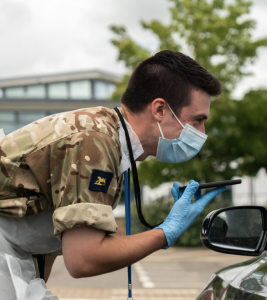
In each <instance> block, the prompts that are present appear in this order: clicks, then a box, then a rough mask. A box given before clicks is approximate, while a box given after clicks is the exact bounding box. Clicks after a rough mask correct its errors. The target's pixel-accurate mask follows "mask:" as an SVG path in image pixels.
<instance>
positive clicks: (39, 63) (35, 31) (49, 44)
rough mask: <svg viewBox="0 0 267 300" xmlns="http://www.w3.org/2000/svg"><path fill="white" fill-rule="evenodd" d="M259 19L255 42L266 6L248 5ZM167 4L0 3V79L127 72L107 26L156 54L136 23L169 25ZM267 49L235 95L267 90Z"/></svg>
mask: <svg viewBox="0 0 267 300" xmlns="http://www.w3.org/2000/svg"><path fill="white" fill-rule="evenodd" d="M252 2H253V8H252V11H251V17H252V18H254V19H256V20H257V28H256V30H255V32H254V38H260V37H264V36H265V35H267V31H266V28H267V18H266V13H267V1H266V0H252ZM169 5H170V4H169V2H168V1H167V0H127V1H125V0H23V1H22V0H1V1H0V45H1V46H0V49H1V50H0V78H1V79H3V78H9V77H19V76H26V75H27V76H31V75H40V74H50V73H60V72H73V71H79V70H91V69H98V70H102V71H106V72H110V73H113V74H117V75H122V74H124V73H125V71H126V68H125V66H124V64H123V62H118V61H117V56H118V52H117V50H116V48H115V47H114V46H113V45H112V44H111V42H110V41H111V39H112V38H114V34H113V33H112V32H111V31H110V29H109V26H110V25H111V24H115V25H124V26H125V27H126V28H127V31H128V33H129V34H130V36H131V37H132V38H133V39H134V40H135V41H136V42H137V43H138V44H140V45H142V46H143V47H146V48H148V49H150V50H151V51H155V50H156V49H157V45H158V41H157V39H156V38H155V36H154V35H153V34H152V33H150V32H148V31H144V30H143V29H142V27H141V25H140V20H144V21H151V20H153V19H157V20H160V21H161V22H163V23H165V24H167V23H168V22H169V20H170V13H169V9H168V6H169ZM266 57H267V49H260V50H259V51H258V59H257V61H256V63H255V64H254V65H253V66H252V67H249V68H248V70H249V71H252V72H253V73H254V75H253V76H250V77H248V78H246V79H244V80H243V81H242V82H240V84H239V85H238V86H237V88H236V90H235V92H234V96H235V97H236V98H240V97H242V95H243V94H244V93H245V92H246V91H248V90H249V89H250V88H259V87H267V59H266Z"/></svg>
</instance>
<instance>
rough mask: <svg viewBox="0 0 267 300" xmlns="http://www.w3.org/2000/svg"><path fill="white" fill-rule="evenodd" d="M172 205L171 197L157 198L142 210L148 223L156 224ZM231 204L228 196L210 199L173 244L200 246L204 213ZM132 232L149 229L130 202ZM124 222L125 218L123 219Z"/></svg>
mask: <svg viewBox="0 0 267 300" xmlns="http://www.w3.org/2000/svg"><path fill="white" fill-rule="evenodd" d="M172 205H173V199H171V200H170V199H159V200H156V201H153V202H151V203H149V204H148V205H142V212H143V215H144V218H145V220H146V221H147V222H148V223H149V224H150V225H156V224H158V223H160V222H162V221H163V220H164V219H165V218H166V216H167V215H168V213H169V212H170V210H171V208H172ZM227 206H231V201H230V198H226V199H221V197H217V199H214V200H212V202H211V203H209V204H208V205H207V206H206V207H205V209H204V211H203V212H202V213H201V215H200V216H199V218H198V219H197V220H196V221H195V222H194V223H193V224H192V225H191V227H190V228H188V229H187V231H186V232H184V233H183V234H182V235H181V236H180V237H179V239H178V240H177V241H176V242H175V243H174V245H175V246H187V247H197V246H201V245H202V243H201V240H200V237H199V235H200V229H201V226H202V222H203V220H204V218H205V217H206V215H207V214H208V213H210V212H211V211H213V210H215V209H219V208H223V207H227ZM131 216H132V234H136V233H140V232H144V231H147V230H149V229H148V228H147V227H145V226H143V225H142V224H141V222H140V220H139V218H138V215H137V211H136V207H135V204H132V211H131ZM124 223H125V220H124Z"/></svg>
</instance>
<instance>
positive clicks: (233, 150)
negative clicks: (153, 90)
mask: <svg viewBox="0 0 267 300" xmlns="http://www.w3.org/2000/svg"><path fill="white" fill-rule="evenodd" d="M169 2H170V3H171V6H170V11H171V16H172V18H171V21H170V23H169V24H168V25H163V24H162V23H160V22H159V21H157V20H154V21H152V22H149V23H146V22H141V24H142V26H143V28H144V30H150V31H152V32H153V34H155V36H156V37H157V39H158V41H159V48H158V50H164V49H170V50H174V51H182V52H184V53H187V54H188V55H190V56H191V57H193V58H194V59H195V60H196V61H197V62H199V63H200V64H201V65H202V66H203V67H205V68H206V69H208V70H210V71H211V72H213V73H214V74H216V76H217V77H218V78H219V79H220V81H221V83H222V87H223V93H222V95H221V96H220V97H218V99H216V100H215V101H213V103H212V105H211V115H210V118H209V120H208V121H207V122H206V133H207V134H208V136H209V138H208V139H207V142H206V143H205V145H204V147H203V149H202V150H201V152H200V153H199V154H198V155H197V156H196V157H195V158H193V159H192V160H190V161H188V162H185V163H181V164H179V165H177V164H166V163H160V162H156V161H155V159H147V160H146V161H145V162H143V163H141V164H140V165H139V177H140V181H141V183H143V184H149V185H150V186H152V187H153V186H157V185H158V184H160V183H162V182H164V181H177V180H178V181H182V182H183V181H187V180H188V179H191V178H194V179H195V180H198V181H203V180H205V181H212V180H223V179H229V178H231V177H232V176H234V175H239V176H241V175H250V176H253V175H255V174H256V173H257V172H258V170H259V169H260V168H261V167H265V168H266V169H267V155H264V154H265V152H264V150H265V147H266V146H265V139H264V137H265V136H267V121H266V120H267V118H266V117H267V96H266V92H267V91H266V90H255V91H250V92H249V93H247V94H246V95H245V96H244V98H243V100H241V101H234V100H233V97H232V92H233V90H234V88H235V87H236V84H237V83H238V82H239V81H240V80H241V79H242V78H243V77H245V76H247V75H249V73H248V72H246V67H247V66H248V65H249V64H252V63H253V62H254V61H255V59H256V58H257V49H258V48H259V47H262V46H267V38H263V39H258V40H253V38H252V33H253V30H254V29H255V26H256V22H255V21H254V20H251V19H249V18H248V14H249V12H250V8H251V5H252V2H250V1H247V0H234V1H232V2H231V4H229V2H228V1H225V0H169ZM110 28H111V30H112V31H113V32H114V33H115V34H116V38H115V39H114V40H113V41H112V43H113V44H114V45H115V46H116V47H117V49H118V51H119V56H118V60H120V61H123V62H124V63H125V65H126V67H127V69H128V73H127V74H126V75H125V76H124V77H123V79H122V80H121V82H120V83H119V84H118V88H117V90H116V91H115V93H114V95H113V99H118V98H120V96H121V94H122V93H123V91H124V90H125V88H126V86H127V82H128V79H129V76H130V74H131V72H132V71H133V70H134V68H135V67H136V66H137V65H138V63H140V62H141V61H142V60H144V59H146V58H147V57H149V56H151V55H152V54H153V53H151V52H150V51H149V50H148V49H145V48H144V47H142V46H141V45H138V44H137V43H136V42H135V41H133V40H132V39H131V37H130V36H129V35H128V34H127V31H126V29H125V28H124V27H123V26H115V25H113V26H111V27H110ZM183 45H186V48H185V47H184V46H183Z"/></svg>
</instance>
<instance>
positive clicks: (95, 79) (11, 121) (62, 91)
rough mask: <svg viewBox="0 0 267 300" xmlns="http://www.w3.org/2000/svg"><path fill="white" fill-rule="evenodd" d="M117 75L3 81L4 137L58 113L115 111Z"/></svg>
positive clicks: (0, 97) (89, 73)
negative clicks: (94, 109)
mask: <svg viewBox="0 0 267 300" xmlns="http://www.w3.org/2000/svg"><path fill="white" fill-rule="evenodd" d="M118 80H119V77H118V76H115V75H112V74H108V73H105V72H101V71H86V72H73V73H64V74H53V75H44V76H32V77H20V78H10V79H1V80H0V128H3V129H4V131H5V134H9V133H11V132H12V131H14V130H16V129H18V128H20V127H22V126H24V125H27V124H29V123H31V122H34V121H36V120H38V119H41V118H43V117H45V116H49V115H52V114H55V113H59V112H63V111H70V110H75V109H79V108H84V107H94V106H105V107H109V108H113V107H115V106H116V105H119V103H115V102H111V101H109V99H110V97H111V95H112V93H113V91H114V90H115V86H116V83H117V81H118Z"/></svg>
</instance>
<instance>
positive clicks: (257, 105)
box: [0, 0, 267, 299]
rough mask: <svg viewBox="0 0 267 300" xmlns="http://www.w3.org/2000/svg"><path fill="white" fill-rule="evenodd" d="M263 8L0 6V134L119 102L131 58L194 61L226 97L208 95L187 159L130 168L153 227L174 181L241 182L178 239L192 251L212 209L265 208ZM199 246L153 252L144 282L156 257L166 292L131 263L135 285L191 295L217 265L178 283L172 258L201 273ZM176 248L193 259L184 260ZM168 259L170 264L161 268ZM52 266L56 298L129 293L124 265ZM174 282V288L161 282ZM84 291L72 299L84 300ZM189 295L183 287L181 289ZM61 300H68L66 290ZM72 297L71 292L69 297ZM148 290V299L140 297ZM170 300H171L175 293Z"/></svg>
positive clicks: (237, 0) (231, 0) (104, 2)
mask: <svg viewBox="0 0 267 300" xmlns="http://www.w3.org/2000/svg"><path fill="white" fill-rule="evenodd" d="M266 13H267V2H266V1H265V0H252V1H247V0H228V1H226V0H142V1H141V0H128V1H123V0H113V1H110V0H109V1H108V0H98V1H95V0H90V1H87V0H75V1H74V0H64V1H63V0H56V1H51V0H46V1H44V0H38V1H36V0H24V1H20V0H1V1H0V43H1V48H0V49H1V50H0V128H3V129H4V131H5V133H6V134H9V133H11V132H12V131H14V130H16V129H18V128H20V127H22V126H24V125H26V124H28V123H30V122H33V121H35V120H37V119H40V118H42V117H44V116H48V115H51V114H54V113H59V112H62V111H67V110H74V109H79V108H83V107H94V106H100V105H101V106H106V107H109V108H112V107H114V106H119V105H120V104H119V102H120V96H121V94H122V93H123V91H124V89H125V87H126V85H127V81H128V79H129V76H130V75H131V72H132V71H133V70H134V68H135V67H136V66H137V64H138V63H139V62H141V61H142V60H144V59H146V58H147V57H149V56H151V55H153V54H154V53H156V52H157V51H160V50H164V49H170V50H174V51H181V52H183V53H185V54H187V55H189V56H191V57H192V58H194V59H196V60H197V61H198V62H199V63H200V64H201V65H203V66H204V67H205V68H207V69H208V70H210V71H212V72H213V73H214V74H215V75H216V76H217V77H218V78H219V79H220V81H221V83H222V85H223V93H222V95H220V96H219V97H218V98H217V99H213V101H212V105H211V115H210V118H209V119H208V121H207V122H206V133H207V134H208V136H209V138H208V139H207V142H206V143H205V145H204V147H203V149H202V150H201V152H200V153H199V154H198V155H197V156H196V157H195V158H193V159H192V160H190V161H189V162H185V163H181V164H179V165H175V164H173V165H172V164H165V163H159V162H156V161H155V159H153V158H149V159H147V160H146V161H145V162H143V163H141V164H139V165H138V169H139V177H140V183H141V185H142V199H143V211H144V215H145V217H146V219H147V220H148V222H150V223H158V222H160V221H162V220H163V219H164V218H165V217H166V215H167V214H168V211H169V210H170V208H171V206H172V197H171V194H170V189H171V186H172V183H173V182H174V181H178V182H180V183H182V184H186V183H187V182H188V180H189V179H192V178H193V179H195V180H197V181H199V182H205V181H206V182H208V181H216V180H228V179H231V178H242V180H243V184H242V185H240V186H235V187H233V188H228V189H227V192H225V193H224V194H223V195H222V196H220V197H218V198H217V199H216V200H215V201H213V202H212V203H211V204H210V205H209V206H208V207H207V208H206V209H205V211H204V212H203V213H202V215H201V217H200V218H199V219H198V220H197V221H196V222H195V223H194V225H193V226H192V227H191V228H190V229H189V230H188V231H187V232H186V233H184V234H183V235H182V236H181V238H180V239H179V240H178V241H177V243H176V246H179V247H199V246H201V242H200V239H199V230H200V227H201V223H202V220H203V218H204V217H205V215H207V213H209V212H210V211H211V210H213V209H217V208H220V207H224V206H230V205H244V204H252V205H254V204H257V205H263V206H266V205H267V184H266V182H267V175H266V167H267V155H266V154H267V153H266V148H267V147H266V146H267V144H266V136H267V93H266V91H267V71H266V70H267V59H266V57H267V33H266V28H267V18H266ZM132 199H133V200H134V196H133V195H132ZM123 202H124V200H123V197H122V201H121V204H120V205H119V206H118V208H117V209H116V210H115V216H116V218H117V222H118V224H119V225H120V231H119V234H124V205H123ZM134 206H135V205H134V204H133V209H132V218H133V220H132V226H133V230H132V231H133V233H137V232H140V231H143V230H145V228H143V226H141V225H140V222H139V220H138V217H137V214H136V211H135V207H134ZM181 249H182V250H181ZM188 249H190V250H188ZM190 251H191V252H190ZM194 251H196V252H194ZM197 251H200V252H197ZM201 251H204V252H201ZM205 251H206V250H204V249H202V248H175V247H174V248H173V249H172V250H169V252H168V251H167V252H164V253H168V255H169V256H168V255H167V254H166V255H163V254H160V253H161V252H159V254H158V256H157V255H156V256H154V257H155V260H153V256H152V258H151V260H152V261H153V263H152V265H153V267H151V268H152V269H151V270H152V271H151V274H153V275H151V276H152V277H153V276H154V273H155V271H153V270H157V268H156V267H154V266H155V265H156V262H159V269H160V268H161V267H160V266H163V265H164V266H169V267H168V268H170V269H168V268H167V271H166V272H167V273H168V274H172V275H170V278H169V280H167V279H166V274H165V275H162V276H163V278H165V281H164V280H163V279H162V278H161V279H162V280H163V281H164V282H166V284H165V285H164V284H162V282H163V281H160V279H159V278H158V277H157V279H153V278H152V279H151V278H150V277H149V276H148V274H147V273H145V274H146V276H147V277H148V278H149V280H148V281H147V282H148V283H146V284H142V282H141V281H140V280H139V279H140V276H141V275H140V274H139V273H140V272H139V271H138V266H137V267H136V268H134V276H136V282H137V286H139V287H140V288H141V289H142V288H150V289H151V288H152V289H154V290H155V291H156V289H157V288H172V289H179V291H180V292H181V288H182V287H183V286H186V287H188V288H189V287H190V288H191V289H193V288H195V289H196V290H195V293H197V292H198V289H199V288H201V286H203V284H204V283H205V281H206V280H207V279H208V277H209V275H210V274H211V272H213V271H216V269H218V267H219V266H218V263H219V264H220V262H219V258H218V257H215V258H214V259H211V260H206V258H205V259H204V260H203V261H201V263H202V265H199V270H202V271H203V266H207V265H209V266H210V267H208V268H206V267H204V268H206V270H207V272H206V274H205V275H203V274H202V275H203V276H200V275H199V274H200V273H197V274H198V275H196V274H195V273H194V268H193V267H192V272H193V273H194V274H195V275H192V274H193V273H192V274H191V275H188V276H189V277H190V278H193V277H194V276H196V279H195V280H190V284H187V283H186V282H188V280H187V279H186V278H187V277H186V276H183V275H181V274H184V273H183V272H186V271H188V268H189V269H190V267H188V266H187V265H185V266H181V265H179V266H176V267H177V268H178V269H179V268H180V270H182V271H181V274H180V273H179V276H181V277H182V278H185V279H184V281H183V280H182V281H181V282H182V284H181V285H179V283H178V280H177V279H176V280H175V279H174V277H175V276H174V273H171V272H174V270H173V269H172V268H174V264H173V260H176V259H177V260H179V259H180V258H181V257H183V260H184V261H185V262H186V259H185V257H189V258H188V263H191V264H192V262H193V265H194V266H195V269H197V267H196V265H197V262H196V261H194V258H196V257H202V256H203V257H210V256H212V255H218V254H214V253H210V252H205ZM179 253H191V254H188V255H189V256H186V255H185V256H181V257H180V256H179V255H180V254H179ZM207 253H209V254H207ZM168 257H169V258H168ZM221 257H224V256H221ZM227 257H228V259H224V258H221V259H222V264H224V265H227V264H228V263H229V260H231V259H230V258H229V257H230V256H227ZM168 259H169V262H170V263H169V264H168V263H167V261H165V260H168ZM235 259H236V260H237V259H238V258H235ZM239 259H240V258H239ZM242 259H243V260H244V258H241V260H242ZM200 260H201V259H200ZM236 260H234V262H235V261H236ZM57 261H58V262H57V264H56V267H55V271H53V273H52V276H51V278H50V280H49V285H50V286H51V288H53V289H54V290H55V291H57V292H58V293H63V291H62V290H60V287H62V288H63V290H65V291H66V290H67V291H69V290H68V287H70V286H72V285H73V289H74V290H75V288H76V290H75V291H78V290H77V289H80V288H85V287H90V291H89V292H88V293H89V294H90V293H91V294H90V295H92V293H93V289H94V288H95V289H96V290H95V293H96V294H94V295H95V296H94V297H95V298H101V297H102V299H103V297H104V298H105V297H106V298H110V297H113V298H114V297H115V298H116V297H117V298H119V294H120V292H118V294H116V293H115V294H116V296H114V295H115V294H112V293H111V292H110V293H111V294H110V293H109V294H108V292H107V294H103V293H102V294H101V293H100V294H97V292H98V291H99V290H98V288H100V289H101V290H105V289H108V290H109V289H111V288H112V287H116V288H122V287H124V286H125V287H126V273H125V270H122V271H119V272H118V273H116V272H115V273H114V274H117V275H114V274H113V275H104V277H103V278H102V277H101V276H99V277H97V278H96V279H85V280H81V281H80V282H82V283H77V281H76V280H74V279H71V278H69V277H68V274H65V273H64V272H65V271H64V270H63V269H64V268H63V267H64V265H63V261H62V260H61V258H59V259H58V260H57ZM141 263H142V262H141ZM199 263H200V262H199ZM144 264H145V263H144ZM148 265H149V262H148ZM139 267H140V265H139ZM142 268H143V267H141V271H142ZM147 268H148V269H149V267H147ZM153 268H154V269H153ZM139 270H140V268H139ZM149 270H150V269H149ZM170 270H172V271H170ZM62 272H63V273H62ZM138 272H139V273H138ZM143 272H146V270H143ZM147 272H148V273H149V272H150V271H147ZM169 272H170V273H169ZM196 272H197V271H196ZM141 273H142V272H141ZM64 274H65V275H64ZM138 274H139V275H140V276H139V275H138ZM175 274H176V273H175ZM53 276H54V277H53ZM64 276H67V277H66V278H67V279H66V280H65V279H64V278H65V277H64ZM105 276H109V277H105ZM116 276H117V277H116ZM192 276H193V277H192ZM189 277H188V278H189ZM59 278H61V280H59ZM62 278H63V279H64V280H63V279H62ZM121 278H123V280H120V279H121ZM57 280H59V281H57ZM170 281H171V282H172V285H171V286H170V285H169V286H168V284H167V282H170ZM74 282H75V283H74ZM108 282H109V283H110V284H108ZM122 282H123V283H122ZM149 282H150V283H149ZM158 282H161V283H158ZM203 282H204V283H203ZM57 289H58V290H57ZM59 290H60V291H61V292H59ZM173 291H174V290H173ZM186 291H187V292H186ZM86 293H87V292H85V293H84V294H82V293H80V294H79V297H80V298H85V297H87V298H89V297H88V296H87V294H86ZM140 293H141V292H140ZM155 293H156V292H155ZM188 293H189V294H190V292H188V290H185V292H184V294H185V295H187V294H188ZM163 294H164V293H163ZM163 294H160V295H163ZM60 295H63V296H62V297H63V298H65V299H66V298H67V296H66V295H65V294H64V293H63V294H60ZM68 295H69V296H70V295H72V296H73V294H71V292H70V291H69V294H68ZM125 295H126V294H125ZM140 295H141V294H140ZM149 295H152V294H151V293H150V294H147V295H146V296H142V295H141V296H140V297H148V296H149ZM155 295H156V294H155ZM155 295H154V297H156V296H155ZM164 295H165V296H164V297H166V294H164ZM173 295H176V296H175V298H176V299H177V297H178V296H177V295H178V294H175V293H174V294H173ZM179 295H180V294H179ZM190 295H191V294H190ZM191 296H192V295H191ZM73 297H74V296H73ZM73 297H72V298H73ZM162 297H163V296H162ZM179 297H180V296H179ZM192 297H194V296H192ZM76 298H77V297H76ZM91 298H92V296H91ZM187 299H189V298H187Z"/></svg>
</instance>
